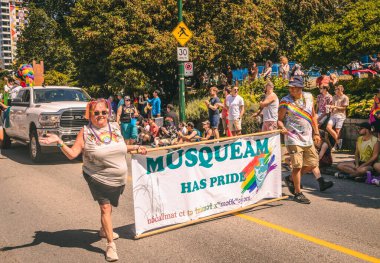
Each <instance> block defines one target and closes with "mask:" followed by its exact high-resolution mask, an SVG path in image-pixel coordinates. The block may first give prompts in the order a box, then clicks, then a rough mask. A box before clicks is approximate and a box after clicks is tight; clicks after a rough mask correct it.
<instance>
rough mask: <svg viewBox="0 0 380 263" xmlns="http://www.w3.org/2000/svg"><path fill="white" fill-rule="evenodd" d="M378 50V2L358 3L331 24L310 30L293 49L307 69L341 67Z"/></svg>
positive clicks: (379, 36)
mask: <svg viewBox="0 0 380 263" xmlns="http://www.w3.org/2000/svg"><path fill="white" fill-rule="evenodd" d="M379 50H380V0H372V1H365V0H360V1H358V2H357V3H354V4H351V5H350V6H349V7H348V11H347V13H345V15H343V16H341V17H339V18H338V19H337V20H335V21H334V22H330V23H320V24H317V25H315V26H313V27H312V28H311V30H310V32H308V33H307V34H306V35H305V37H304V38H303V39H302V41H301V42H300V44H299V45H298V47H297V52H296V55H297V57H298V58H299V59H300V60H301V61H302V62H304V63H305V64H307V65H312V64H315V65H319V66H329V65H331V66H333V65H336V66H341V65H344V64H348V63H349V62H350V61H351V60H353V59H360V56H363V55H366V54H373V53H376V52H378V51H379Z"/></svg>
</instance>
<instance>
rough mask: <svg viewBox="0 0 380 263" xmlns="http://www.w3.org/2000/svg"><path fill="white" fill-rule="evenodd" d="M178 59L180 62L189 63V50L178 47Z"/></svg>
mask: <svg viewBox="0 0 380 263" xmlns="http://www.w3.org/2000/svg"><path fill="white" fill-rule="evenodd" d="M177 59H178V61H189V48H188V47H177Z"/></svg>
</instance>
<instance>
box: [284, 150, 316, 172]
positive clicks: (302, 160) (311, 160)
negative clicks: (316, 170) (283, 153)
mask: <svg viewBox="0 0 380 263" xmlns="http://www.w3.org/2000/svg"><path fill="white" fill-rule="evenodd" d="M286 148H287V149H288V153H289V155H290V161H291V163H292V166H293V168H302V167H318V166H319V156H318V153H317V151H316V150H315V147H314V145H312V146H306V147H304V146H298V145H288V146H287V147H286Z"/></svg>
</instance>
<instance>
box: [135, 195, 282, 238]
mask: <svg viewBox="0 0 380 263" xmlns="http://www.w3.org/2000/svg"><path fill="white" fill-rule="evenodd" d="M288 198H289V196H287V195H286V196H282V197H279V198H275V199H270V200H266V201H263V202H260V203H256V204H252V205H249V206H246V207H242V208H237V209H234V210H231V211H226V212H222V213H219V214H215V215H211V216H206V217H203V218H199V219H196V220H192V221H189V222H185V223H181V224H177V225H173V226H168V227H164V228H161V229H158V230H153V231H150V232H147V233H144V234H140V235H136V236H135V239H141V238H144V237H149V236H153V235H157V234H161V233H164V232H168V231H171V230H175V229H178V228H182V227H186V226H190V225H194V224H197V223H200V222H204V221H207V220H211V219H214V218H219V217H222V216H226V215H231V214H235V213H239V212H242V211H245V210H248V209H251V208H254V207H257V206H262V205H266V204H270V203H273V202H276V201H280V200H284V199H288Z"/></svg>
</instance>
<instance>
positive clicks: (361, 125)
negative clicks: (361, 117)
mask: <svg viewBox="0 0 380 263" xmlns="http://www.w3.org/2000/svg"><path fill="white" fill-rule="evenodd" d="M356 126H358V127H360V128H364V129H367V130H369V131H370V130H371V124H369V122H362V123H359V124H357V125H356Z"/></svg>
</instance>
